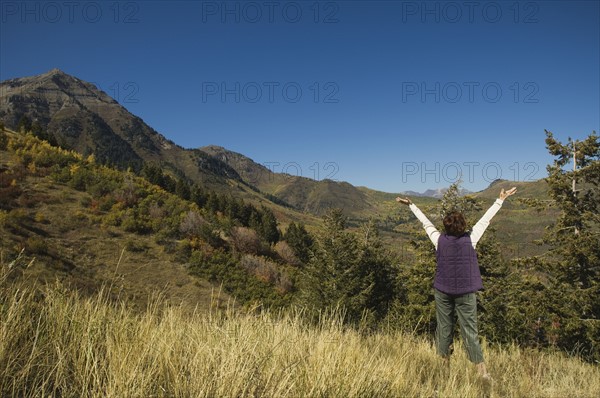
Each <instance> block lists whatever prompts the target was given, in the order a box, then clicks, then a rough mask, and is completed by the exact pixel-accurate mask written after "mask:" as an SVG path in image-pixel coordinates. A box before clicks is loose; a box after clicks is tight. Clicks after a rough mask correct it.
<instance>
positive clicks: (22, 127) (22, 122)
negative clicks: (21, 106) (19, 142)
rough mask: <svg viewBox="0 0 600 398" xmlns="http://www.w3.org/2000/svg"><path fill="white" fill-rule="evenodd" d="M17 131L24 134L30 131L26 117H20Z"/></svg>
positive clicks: (29, 122) (29, 121)
mask: <svg viewBox="0 0 600 398" xmlns="http://www.w3.org/2000/svg"><path fill="white" fill-rule="evenodd" d="M17 131H18V132H21V133H26V132H28V131H31V120H29V118H28V117H27V116H26V115H23V116H21V118H20V119H19V123H17Z"/></svg>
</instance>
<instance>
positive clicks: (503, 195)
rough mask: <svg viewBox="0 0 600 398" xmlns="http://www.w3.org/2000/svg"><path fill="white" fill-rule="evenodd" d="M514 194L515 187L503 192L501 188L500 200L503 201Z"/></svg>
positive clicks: (515, 191)
mask: <svg viewBox="0 0 600 398" xmlns="http://www.w3.org/2000/svg"><path fill="white" fill-rule="evenodd" d="M515 193H517V187H512V188H511V189H509V190H508V191H504V188H502V190H501V191H500V199H502V200H504V199H506V198H508V197H509V196H511V195H514V194H515Z"/></svg>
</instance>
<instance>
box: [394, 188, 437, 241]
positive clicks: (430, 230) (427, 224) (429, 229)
mask: <svg viewBox="0 0 600 398" xmlns="http://www.w3.org/2000/svg"><path fill="white" fill-rule="evenodd" d="M396 202H399V203H402V204H405V205H408V207H409V208H410V210H412V212H413V214H414V215H415V216H416V217H417V219H418V220H419V221H421V223H422V224H423V228H424V229H425V232H426V233H427V236H429V239H430V240H431V243H433V245H434V246H435V248H436V249H437V244H438V239H439V238H440V232H439V231H438V230H437V229H436V228H435V226H434V225H433V224H432V222H431V221H429V219H428V218H427V216H425V214H423V212H422V211H421V209H419V208H418V207H417V205H416V204H414V203H413V202H411V200H410V199H408V198H401V197H397V198H396Z"/></svg>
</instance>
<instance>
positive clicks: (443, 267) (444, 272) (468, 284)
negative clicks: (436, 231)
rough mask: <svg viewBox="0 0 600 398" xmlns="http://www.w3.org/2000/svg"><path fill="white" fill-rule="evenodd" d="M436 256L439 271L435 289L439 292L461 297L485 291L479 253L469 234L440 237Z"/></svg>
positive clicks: (436, 272) (436, 273) (437, 271)
mask: <svg viewBox="0 0 600 398" xmlns="http://www.w3.org/2000/svg"><path fill="white" fill-rule="evenodd" d="M436 256H437V269H436V271H435V280H434V282H433V287H435V288H436V289H437V290H439V291H441V292H443V293H446V294H451V295H460V294H466V293H473V292H476V291H478V290H481V289H483V282H482V281H481V273H480V272H479V263H478V262H477V253H476V252H475V249H473V244H472V243H471V237H470V236H469V235H468V234H464V235H462V236H450V235H446V234H442V235H440V237H439V239H438V245H437V252H436Z"/></svg>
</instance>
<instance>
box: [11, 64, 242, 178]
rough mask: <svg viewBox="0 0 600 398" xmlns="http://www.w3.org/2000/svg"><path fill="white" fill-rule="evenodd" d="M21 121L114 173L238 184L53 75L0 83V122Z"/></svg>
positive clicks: (77, 83)
mask: <svg viewBox="0 0 600 398" xmlns="http://www.w3.org/2000/svg"><path fill="white" fill-rule="evenodd" d="M22 116H27V117H28V118H29V120H30V121H32V122H33V130H35V129H36V128H37V129H40V130H43V131H45V133H46V134H47V135H48V136H49V137H51V138H52V139H53V140H55V142H56V143H57V144H59V145H60V146H62V147H64V148H67V149H72V150H75V151H77V152H79V153H82V154H84V155H89V154H94V156H95V157H96V159H98V160H99V161H101V162H105V163H109V164H113V165H115V166H118V167H120V168H126V167H132V168H133V169H140V168H141V167H142V165H143V163H144V162H147V163H156V164H159V165H160V166H161V167H163V169H165V170H168V171H169V172H171V173H172V174H174V175H175V176H176V177H184V178H187V179H189V180H192V181H194V182H202V183H204V184H207V185H209V186H213V187H219V186H227V185H228V182H227V181H228V180H234V181H238V182H241V178H240V177H239V175H238V174H237V173H236V172H235V170H233V169H231V168H230V167H228V166H227V164H225V163H222V162H219V161H218V160H216V159H215V158H213V157H211V156H209V155H207V154H206V153H205V152H202V151H200V150H197V149H184V148H182V147H180V146H178V145H176V144H175V143H173V142H172V141H170V140H168V139H166V138H165V137H164V136H163V135H161V134H159V133H158V132H156V131H155V130H154V129H153V128H151V127H150V126H148V125H147V124H146V123H145V122H144V121H143V120H142V119H141V118H139V117H137V116H134V115H132V114H131V113H129V112H128V111H127V109H125V108H124V107H122V106H121V105H119V103H118V102H117V101H115V100H114V99H112V98H111V97H110V96H108V95H107V94H106V93H105V92H103V91H101V90H99V89H98V88H97V87H96V86H94V85H93V84H91V83H88V82H85V81H83V80H80V79H78V78H76V77H73V76H70V75H68V74H66V73H64V72H62V71H61V70H59V69H53V70H51V71H49V72H47V73H44V74H42V75H39V76H32V77H24V78H17V79H11V80H6V81H3V82H1V83H0V119H1V120H2V121H3V122H4V124H5V125H6V126H7V127H9V128H16V127H17V125H18V123H19V121H20V119H21V117H22Z"/></svg>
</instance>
